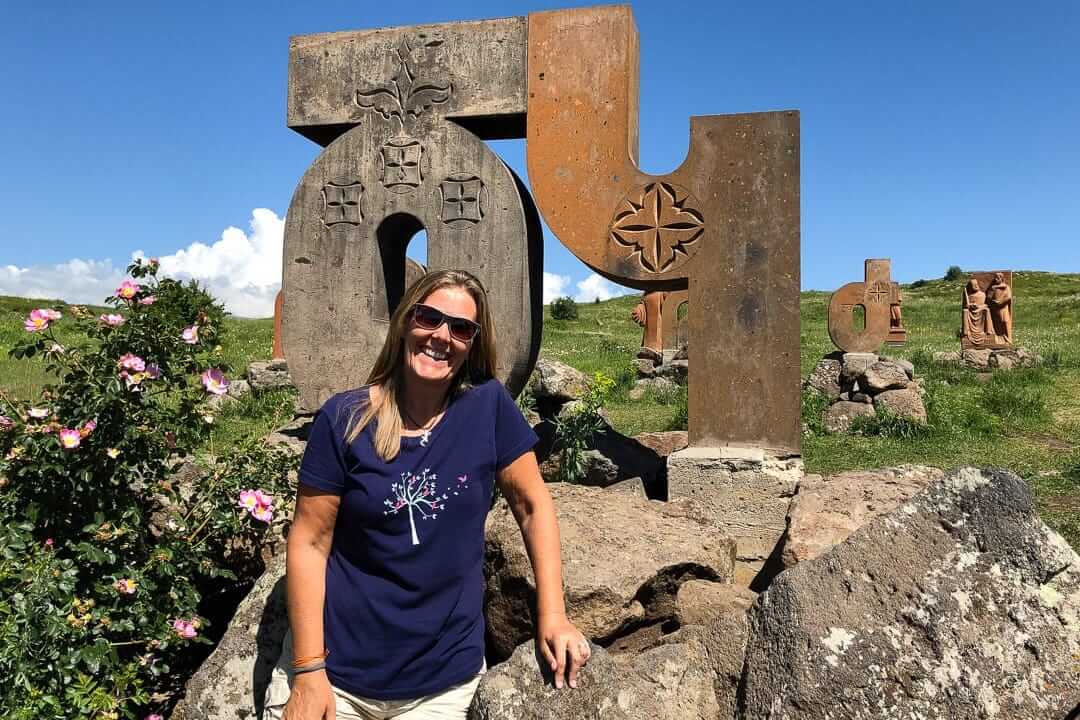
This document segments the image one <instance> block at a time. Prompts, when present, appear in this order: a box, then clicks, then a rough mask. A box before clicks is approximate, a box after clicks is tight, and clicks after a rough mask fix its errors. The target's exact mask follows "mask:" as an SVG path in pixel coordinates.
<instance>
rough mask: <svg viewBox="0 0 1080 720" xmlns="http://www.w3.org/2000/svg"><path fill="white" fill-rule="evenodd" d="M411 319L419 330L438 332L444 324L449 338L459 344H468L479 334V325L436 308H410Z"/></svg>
mask: <svg viewBox="0 0 1080 720" xmlns="http://www.w3.org/2000/svg"><path fill="white" fill-rule="evenodd" d="M412 319H413V322H415V323H416V327H418V328H420V329H421V330H438V329H439V326H440V325H442V324H443V323H446V327H448V328H449V329H450V336H451V337H452V338H454V339H455V340H457V341H459V342H469V341H470V340H472V339H473V338H475V337H476V334H477V333H479V332H480V325H479V324H477V323H474V322H473V321H472V320H469V319H468V318H462V317H454V316H453V315H447V314H446V313H444V312H443V311H442V310H439V309H438V308H433V307H431V306H430V305H424V304H422V303H416V304H415V305H413V306H412Z"/></svg>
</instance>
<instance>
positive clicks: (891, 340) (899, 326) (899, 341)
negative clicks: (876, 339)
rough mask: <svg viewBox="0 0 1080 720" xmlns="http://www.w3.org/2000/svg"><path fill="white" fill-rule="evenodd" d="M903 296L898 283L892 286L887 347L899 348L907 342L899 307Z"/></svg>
mask: <svg viewBox="0 0 1080 720" xmlns="http://www.w3.org/2000/svg"><path fill="white" fill-rule="evenodd" d="M903 302H904V296H903V295H902V294H901V293H900V283H893V284H892V298H891V299H890V301H889V336H888V337H887V338H886V339H885V343H886V344H887V345H891V346H893V347H899V346H900V345H903V344H904V343H906V342H907V328H905V327H904V315H903V310H902V309H901V307H900V306H901V305H902V304H903Z"/></svg>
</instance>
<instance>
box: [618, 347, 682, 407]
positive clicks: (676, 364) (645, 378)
mask: <svg viewBox="0 0 1080 720" xmlns="http://www.w3.org/2000/svg"><path fill="white" fill-rule="evenodd" d="M688 357H689V355H688V354H687V350H686V346H685V345H684V346H682V347H681V348H679V349H678V350H676V351H674V352H673V351H670V350H665V351H664V352H663V353H658V352H656V351H655V350H652V349H650V348H647V347H643V348H641V349H640V350H638V354H637V357H636V358H635V359H634V364H635V366H636V368H637V377H638V379H637V382H635V383H634V387H633V388H631V390H630V399H631V400H639V399H641V398H642V397H643V396H644V395H645V391H646V390H647V389H648V388H652V389H653V390H674V389H675V386H676V385H685V384H686V378H687V375H688V374H689V371H690V368H689V361H688Z"/></svg>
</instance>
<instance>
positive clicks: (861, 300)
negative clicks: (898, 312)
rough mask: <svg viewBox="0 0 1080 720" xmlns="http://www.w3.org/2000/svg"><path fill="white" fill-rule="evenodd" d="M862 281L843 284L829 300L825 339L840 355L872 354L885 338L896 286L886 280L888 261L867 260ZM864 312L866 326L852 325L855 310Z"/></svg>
mask: <svg viewBox="0 0 1080 720" xmlns="http://www.w3.org/2000/svg"><path fill="white" fill-rule="evenodd" d="M863 272H864V278H865V279H864V280H863V281H862V282H852V283H848V284H847V285H844V286H843V287H841V288H840V289H839V290H837V291H836V292H834V293H833V294H832V297H831V298H829V337H830V338H832V341H833V344H834V345H836V347H838V348H840V349H841V350H843V351H844V352H874V351H876V350H877V349H878V348H879V347H881V344H882V343H883V342H885V340H886V338H887V337H888V335H889V329H890V323H891V307H892V305H893V304H894V301H897V299H898V298H899V293H900V286H899V285H898V284H896V283H894V282H893V281H892V279H891V278H890V275H891V272H892V261H890V260H887V259H871V260H867V261H866V262H865V264H864V270H863ZM858 306H861V307H862V308H863V310H864V311H865V314H864V317H865V318H866V325H865V327H863V328H856V327H855V325H854V315H855V308H856V307H858Z"/></svg>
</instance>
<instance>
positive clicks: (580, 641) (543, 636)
mask: <svg viewBox="0 0 1080 720" xmlns="http://www.w3.org/2000/svg"><path fill="white" fill-rule="evenodd" d="M536 642H537V643H538V644H539V645H540V654H541V655H543V657H544V660H545V661H546V662H547V663H548V666H549V667H550V668H551V671H552V672H553V673H555V687H557V688H559V689H562V686H563V676H564V675H565V677H566V680H567V682H568V683H569V685H570V687H572V688H576V687H577V680H578V672H579V671H580V670H581V668H583V667H585V663H587V662H588V661H589V656H590V655H591V654H592V650H591V648H590V646H589V641H588V640H587V639H586V638H585V636H584V635H582V634H581V631H580V630H578V629H577V628H576V627H574V625H573V623H571V622H570V621H569V620H568V619H567V618H566V615H565V614H563V613H549V614H546V615H542V616H541V617H540V620H539V623H538V627H537V628H536Z"/></svg>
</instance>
